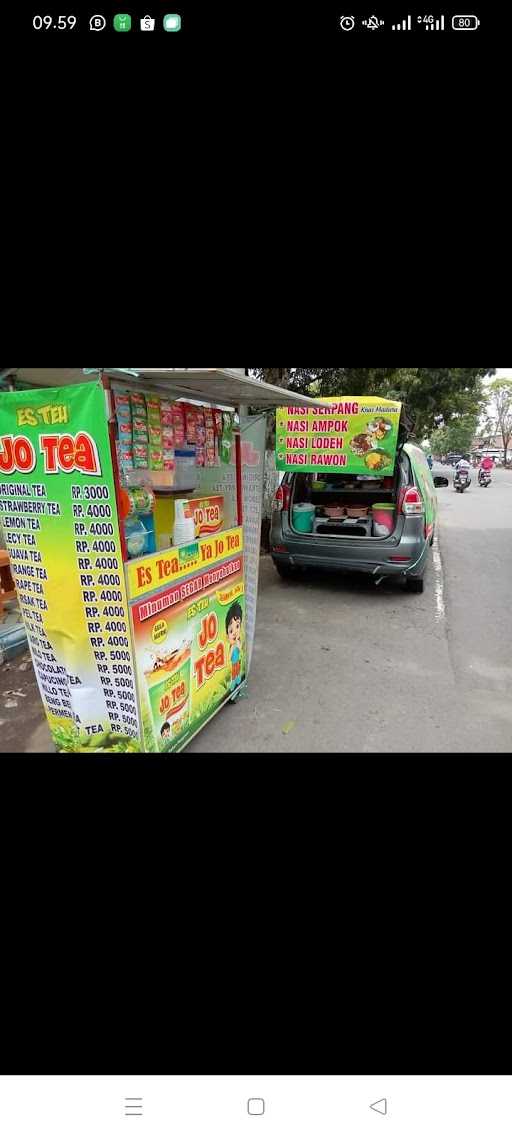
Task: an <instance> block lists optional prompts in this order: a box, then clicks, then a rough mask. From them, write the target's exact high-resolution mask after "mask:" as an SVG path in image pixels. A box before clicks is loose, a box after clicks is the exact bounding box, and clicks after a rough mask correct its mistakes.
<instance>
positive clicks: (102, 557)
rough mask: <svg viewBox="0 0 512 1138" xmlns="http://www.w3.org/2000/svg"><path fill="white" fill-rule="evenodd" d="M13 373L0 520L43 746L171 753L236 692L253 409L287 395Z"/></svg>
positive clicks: (176, 378)
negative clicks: (43, 724) (40, 711)
mask: <svg viewBox="0 0 512 1138" xmlns="http://www.w3.org/2000/svg"><path fill="white" fill-rule="evenodd" d="M11 372H12V377H13V383H12V386H13V387H14V390H12V391H9V392H5V393H2V394H0V517H1V520H2V523H3V528H4V534H5V542H6V547H7V550H8V553H9V556H10V564H11V569H12V574H13V577H14V581H15V584H16V588H17V593H18V599H19V603H20V607H21V611H22V614H23V618H24V622H25V626H26V630H27V635H28V639H29V644H30V649H31V653H32V659H33V663H34V668H35V671H36V675H37V679H38V683H39V688H40V693H41V698H42V701H43V705H44V709H45V712H46V715H47V718H48V722H49V725H50V729H51V732H52V736H53V739H54V742H55V746H56V748H57V750H58V751H60V752H65V753H67V752H75V751H83V752H89V753H93V752H96V753H98V752H100V753H109V752H141V751H142V752H147V753H156V752H164V753H165V752H174V751H180V750H182V749H183V747H185V746H186V745H187V743H189V742H190V740H191V739H192V738H193V737H194V735H196V734H197V732H198V731H200V730H201V728H202V727H203V726H204V725H205V724H206V723H207V722H208V721H209V720H210V719H211V718H212V716H214V715H215V714H216V713H217V711H219V710H220V708H221V707H222V706H223V705H224V704H225V703H226V702H227V701H228V700H234V699H235V698H236V697H237V696H238V694H239V693H240V691H241V690H242V689H243V687H244V685H245V684H246V681H247V674H248V669H249V665H250V658H251V649H252V643H253V638H254V625H255V619H256V599H257V583H258V561H259V544H260V541H259V539H260V524H261V499H262V489H263V468H264V457H265V412H266V411H267V410H269V409H273V408H275V407H278V406H286V405H293V403H294V402H296V400H297V396H296V395H295V396H294V395H293V394H291V395H290V393H289V392H287V391H285V390H283V389H280V388H276V387H273V386H271V385H268V384H265V383H261V382H260V381H258V380H254V379H251V378H249V377H248V376H247V375H245V374H244V369H237V368H104V369H91V368H88V369H84V368H16V369H11ZM18 385H19V386H20V388H21V389H19V390H16V387H17V386H18ZM32 385H33V386H32ZM301 403H304V404H307V405H311V406H315V405H316V403H315V401H314V400H307V399H304V398H301ZM248 406H250V407H251V408H252V409H259V410H260V411H262V412H263V414H262V415H251V416H249V415H248V414H244V413H243V412H242V411H241V409H242V408H247V407H248ZM21 729H22V724H20V731H21ZM21 741H22V740H21V735H20V742H21Z"/></svg>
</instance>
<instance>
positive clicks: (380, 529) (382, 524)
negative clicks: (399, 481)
mask: <svg viewBox="0 0 512 1138" xmlns="http://www.w3.org/2000/svg"><path fill="white" fill-rule="evenodd" d="M372 515H373V534H374V537H387V535H388V534H389V533H393V530H394V528H395V506H391V505H389V503H388V502H375V503H374V505H373V506H372Z"/></svg>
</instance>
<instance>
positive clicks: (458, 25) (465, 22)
mask: <svg viewBox="0 0 512 1138" xmlns="http://www.w3.org/2000/svg"><path fill="white" fill-rule="evenodd" d="M479 24H480V20H479V19H478V16H452V28H453V30H454V32H476V29H477V28H478V26H479Z"/></svg>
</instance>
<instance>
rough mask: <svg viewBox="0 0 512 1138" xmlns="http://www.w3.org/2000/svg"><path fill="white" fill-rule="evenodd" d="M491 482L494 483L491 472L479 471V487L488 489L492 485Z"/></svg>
mask: <svg viewBox="0 0 512 1138" xmlns="http://www.w3.org/2000/svg"><path fill="white" fill-rule="evenodd" d="M491 482H492V478H491V472H490V470H479V472H478V485H479V486H485V487H486V488H487V486H490V485H491Z"/></svg>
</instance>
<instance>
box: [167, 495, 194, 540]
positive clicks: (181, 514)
mask: <svg viewBox="0 0 512 1138" xmlns="http://www.w3.org/2000/svg"><path fill="white" fill-rule="evenodd" d="M174 509H175V520H174V529H173V531H172V543H173V545H191V543H192V542H193V541H195V536H196V525H195V521H194V511H193V509H192V506H191V505H190V502H188V501H187V500H186V499H178V501H177V502H175V503H174Z"/></svg>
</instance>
